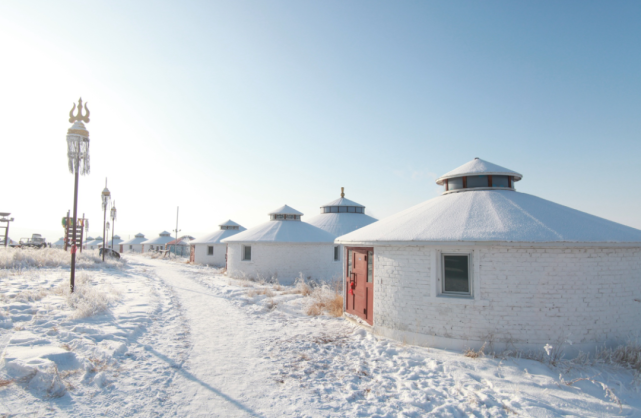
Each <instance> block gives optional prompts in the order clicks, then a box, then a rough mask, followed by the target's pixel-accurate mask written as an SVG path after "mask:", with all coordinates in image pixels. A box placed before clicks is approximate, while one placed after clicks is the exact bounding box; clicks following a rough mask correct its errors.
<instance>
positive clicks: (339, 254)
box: [334, 245, 341, 261]
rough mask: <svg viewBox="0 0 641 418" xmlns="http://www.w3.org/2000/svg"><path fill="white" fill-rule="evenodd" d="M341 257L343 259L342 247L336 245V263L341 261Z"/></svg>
mask: <svg viewBox="0 0 641 418" xmlns="http://www.w3.org/2000/svg"><path fill="white" fill-rule="evenodd" d="M340 257H341V250H340V246H338V245H335V246H334V261H338V260H340Z"/></svg>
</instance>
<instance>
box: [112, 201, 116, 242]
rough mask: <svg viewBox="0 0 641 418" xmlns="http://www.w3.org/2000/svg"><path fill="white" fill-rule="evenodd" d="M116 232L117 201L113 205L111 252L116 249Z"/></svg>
mask: <svg viewBox="0 0 641 418" xmlns="http://www.w3.org/2000/svg"><path fill="white" fill-rule="evenodd" d="M115 230H116V201H115V200H114V203H113V205H111V250H112V251H113V249H114V231H115Z"/></svg>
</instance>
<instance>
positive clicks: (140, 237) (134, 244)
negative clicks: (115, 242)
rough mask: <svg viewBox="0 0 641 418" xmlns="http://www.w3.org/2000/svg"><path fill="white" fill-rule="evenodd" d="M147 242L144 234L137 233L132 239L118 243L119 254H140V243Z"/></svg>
mask: <svg viewBox="0 0 641 418" xmlns="http://www.w3.org/2000/svg"><path fill="white" fill-rule="evenodd" d="M145 241H147V238H145V235H144V234H141V233H137V234H136V235H135V236H134V237H133V238H132V239H129V240H127V241H123V242H121V243H120V252H121V253H141V252H142V243H143V242H145Z"/></svg>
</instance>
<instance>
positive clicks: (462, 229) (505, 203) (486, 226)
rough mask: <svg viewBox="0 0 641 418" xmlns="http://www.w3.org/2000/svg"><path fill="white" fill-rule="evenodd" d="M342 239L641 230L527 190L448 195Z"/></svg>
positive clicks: (535, 238) (585, 238) (634, 233)
mask: <svg viewBox="0 0 641 418" xmlns="http://www.w3.org/2000/svg"><path fill="white" fill-rule="evenodd" d="M336 242H338V243H342V244H349V243H355V242H359V243H372V244H373V243H382V242H387V243H407V242H417V243H418V242H422V243H432V242H526V243H554V242H556V243H559V242H572V243H635V244H640V245H641V231H640V230H638V229H635V228H631V227H629V226H625V225H621V224H618V223H616V222H612V221H609V220H607V219H603V218H599V217H597V216H594V215H590V214H587V213H585V212H581V211H578V210H576V209H572V208H569V207H567V206H563V205H559V204H557V203H553V202H550V201H549V200H545V199H541V198H539V197H536V196H532V195H529V194H526V193H519V192H516V191H510V190H476V191H469V192H466V193H451V194H445V195H442V196H439V197H435V198H434V199H430V200H428V201H427V202H423V203H421V204H418V205H416V206H414V207H412V208H409V209H407V210H404V211H402V212H400V213H397V214H396V215H393V216H390V217H388V218H385V219H383V220H381V221H378V222H376V223H373V224H371V225H369V226H366V227H364V228H361V229H359V230H356V231H354V232H352V233H349V234H347V235H344V236H342V237H339V238H338V239H337V240H336Z"/></svg>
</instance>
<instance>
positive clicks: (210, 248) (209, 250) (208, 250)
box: [207, 245, 214, 255]
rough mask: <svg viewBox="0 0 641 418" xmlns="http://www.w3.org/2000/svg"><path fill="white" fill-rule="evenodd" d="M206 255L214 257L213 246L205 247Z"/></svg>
mask: <svg viewBox="0 0 641 418" xmlns="http://www.w3.org/2000/svg"><path fill="white" fill-rule="evenodd" d="M207 255H214V246H213V245H208V246H207Z"/></svg>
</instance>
